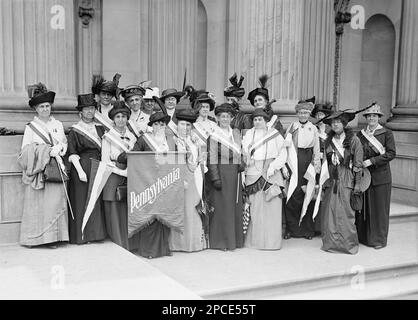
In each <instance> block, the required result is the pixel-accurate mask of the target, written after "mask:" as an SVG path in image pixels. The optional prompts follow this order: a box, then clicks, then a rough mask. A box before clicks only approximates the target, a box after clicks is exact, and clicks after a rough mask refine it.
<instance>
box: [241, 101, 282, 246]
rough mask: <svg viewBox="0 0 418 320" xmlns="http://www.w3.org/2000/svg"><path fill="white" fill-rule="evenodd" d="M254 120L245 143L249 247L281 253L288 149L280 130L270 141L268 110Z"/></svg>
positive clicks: (247, 238) (257, 114)
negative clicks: (249, 214) (249, 215)
mask: <svg viewBox="0 0 418 320" xmlns="http://www.w3.org/2000/svg"><path fill="white" fill-rule="evenodd" d="M252 120H253V125H254V127H253V128H252V129H250V130H248V131H247V133H246V134H245V136H244V138H243V141H242V148H243V152H244V156H245V158H246V164H247V168H246V170H245V176H246V178H245V185H246V192H247V194H248V197H249V202H250V213H251V219H250V223H249V226H248V230H247V234H246V239H245V247H248V248H255V249H265V250H278V249H280V248H281V246H282V198H283V196H284V195H283V192H282V191H283V187H284V180H283V173H282V168H283V167H284V166H285V162H286V158H287V150H286V148H285V147H283V144H284V139H283V136H282V135H281V134H280V133H278V132H277V131H275V132H276V134H275V135H272V136H271V137H272V138H271V139H268V136H269V135H270V134H271V132H272V131H271V130H268V129H267V122H268V121H269V120H270V116H269V115H268V114H267V113H266V111H265V110H264V109H262V108H259V109H256V110H255V111H254V113H253V114H252ZM256 147H257V148H256Z"/></svg>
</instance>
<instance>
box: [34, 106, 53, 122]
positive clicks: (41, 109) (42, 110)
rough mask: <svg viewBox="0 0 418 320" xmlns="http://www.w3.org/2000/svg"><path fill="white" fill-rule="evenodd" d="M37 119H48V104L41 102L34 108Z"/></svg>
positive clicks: (49, 110)
mask: <svg viewBox="0 0 418 320" xmlns="http://www.w3.org/2000/svg"><path fill="white" fill-rule="evenodd" d="M35 110H36V112H37V113H38V117H39V118H48V117H49V116H50V115H51V104H50V103H49V102H43V103H40V104H38V105H37V106H36V107H35Z"/></svg>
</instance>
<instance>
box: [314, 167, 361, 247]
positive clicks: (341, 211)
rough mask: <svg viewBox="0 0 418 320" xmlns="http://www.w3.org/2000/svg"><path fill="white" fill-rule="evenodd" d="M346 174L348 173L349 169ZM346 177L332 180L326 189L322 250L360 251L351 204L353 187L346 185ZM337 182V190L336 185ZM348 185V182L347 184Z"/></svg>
mask: <svg viewBox="0 0 418 320" xmlns="http://www.w3.org/2000/svg"><path fill="white" fill-rule="evenodd" d="M343 170H346V174H348V169H343ZM341 179H344V177H343V175H340V180H339V182H337V181H338V180H332V184H331V186H330V187H328V188H327V189H326V190H325V194H324V200H323V205H322V207H321V209H322V210H323V212H322V227H321V229H322V248H321V249H322V250H324V251H330V252H340V253H350V254H355V253H357V252H358V247H359V245H358V237H357V230H356V226H355V212H354V210H353V209H352V208H351V205H350V196H351V190H352V189H351V188H348V187H344V183H341ZM336 183H337V192H336V193H334V190H333V189H334V186H335V184H336ZM346 185H347V184H346Z"/></svg>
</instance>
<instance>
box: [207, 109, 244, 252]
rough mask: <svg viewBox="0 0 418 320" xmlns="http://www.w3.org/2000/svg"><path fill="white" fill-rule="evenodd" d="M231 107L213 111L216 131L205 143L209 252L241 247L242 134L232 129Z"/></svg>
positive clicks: (242, 239)
mask: <svg viewBox="0 0 418 320" xmlns="http://www.w3.org/2000/svg"><path fill="white" fill-rule="evenodd" d="M233 113H234V107H233V106H232V105H231V104H229V103H223V104H221V105H220V106H217V107H216V108H215V115H216V117H217V118H218V121H219V129H218V130H217V131H216V132H215V133H213V134H212V135H211V136H210V138H209V140H208V152H209V154H208V173H207V174H206V175H207V177H208V179H207V180H208V183H207V185H208V194H209V195H208V200H209V202H210V204H211V205H212V206H213V207H214V212H213V214H212V215H210V217H209V219H210V223H209V245H210V248H211V249H221V250H234V249H236V248H242V246H243V244H244V234H243V226H242V224H243V222H242V213H243V208H242V181H241V174H240V172H242V171H243V170H244V166H245V165H244V164H243V163H242V162H241V159H242V154H241V135H240V132H239V130H238V129H232V128H231V119H232V115H233Z"/></svg>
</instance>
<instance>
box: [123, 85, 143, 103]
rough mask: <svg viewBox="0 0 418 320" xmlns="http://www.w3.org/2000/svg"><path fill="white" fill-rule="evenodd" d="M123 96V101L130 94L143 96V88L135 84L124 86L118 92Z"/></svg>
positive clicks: (130, 95)
mask: <svg viewBox="0 0 418 320" xmlns="http://www.w3.org/2000/svg"><path fill="white" fill-rule="evenodd" d="M120 94H121V95H122V97H123V99H125V101H126V100H127V99H128V98H130V97H132V96H141V97H142V96H144V95H145V89H144V88H142V87H140V86H137V85H132V86H127V87H126V88H124V89H122V91H121V93H120Z"/></svg>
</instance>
